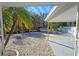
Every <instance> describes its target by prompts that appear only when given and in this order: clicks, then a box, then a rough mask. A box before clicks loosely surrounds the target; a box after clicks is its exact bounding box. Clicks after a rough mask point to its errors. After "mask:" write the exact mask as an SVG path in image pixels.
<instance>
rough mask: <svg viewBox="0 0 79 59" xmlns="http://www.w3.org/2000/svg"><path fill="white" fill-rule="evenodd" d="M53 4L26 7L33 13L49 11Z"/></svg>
mask: <svg viewBox="0 0 79 59" xmlns="http://www.w3.org/2000/svg"><path fill="white" fill-rule="evenodd" d="M52 7H53V6H50V5H48V6H27V7H25V9H26V10H27V11H29V12H30V13H31V14H32V13H34V14H38V15H39V14H40V13H49V12H50V10H51V9H52Z"/></svg>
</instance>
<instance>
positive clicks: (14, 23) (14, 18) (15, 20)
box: [4, 16, 17, 48]
mask: <svg viewBox="0 0 79 59" xmlns="http://www.w3.org/2000/svg"><path fill="white" fill-rule="evenodd" d="M13 20H14V21H13V25H12V27H11V30H10V32H9V34H8V37H7V39H6V41H5V43H4V48H5V47H6V45H7V43H8V41H9V38H10V36H11V34H12V32H13V30H14V28H15V25H16V22H17V16H15V17H13Z"/></svg>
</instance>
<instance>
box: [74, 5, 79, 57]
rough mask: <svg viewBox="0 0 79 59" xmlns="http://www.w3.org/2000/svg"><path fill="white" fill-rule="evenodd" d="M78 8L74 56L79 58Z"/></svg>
mask: <svg viewBox="0 0 79 59" xmlns="http://www.w3.org/2000/svg"><path fill="white" fill-rule="evenodd" d="M78 17H79V12H78V6H77V15H76V35H75V49H74V55H75V56H77V54H78Z"/></svg>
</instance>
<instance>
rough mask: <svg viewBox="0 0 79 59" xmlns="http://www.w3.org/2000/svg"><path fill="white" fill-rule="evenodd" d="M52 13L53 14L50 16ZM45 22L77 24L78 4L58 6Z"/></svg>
mask: <svg viewBox="0 0 79 59" xmlns="http://www.w3.org/2000/svg"><path fill="white" fill-rule="evenodd" d="M50 13H51V14H50ZM50 13H49V15H48V16H47V18H46V19H45V21H47V22H75V21H76V15H77V5H76V4H65V5H63V6H58V7H57V8H55V10H53V12H50Z"/></svg>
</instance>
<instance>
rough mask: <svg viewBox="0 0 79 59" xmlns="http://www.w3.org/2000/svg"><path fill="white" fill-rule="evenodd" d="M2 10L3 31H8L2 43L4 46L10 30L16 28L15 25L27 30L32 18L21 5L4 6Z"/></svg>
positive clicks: (29, 27)
mask: <svg viewBox="0 0 79 59" xmlns="http://www.w3.org/2000/svg"><path fill="white" fill-rule="evenodd" d="M2 10H3V21H4V31H5V33H6V32H9V34H8V37H7V39H6V41H5V43H4V48H5V47H6V45H7V43H8V41H9V38H10V36H11V34H12V32H13V31H14V29H16V28H17V26H18V27H20V28H21V29H23V27H24V28H25V29H29V30H30V29H31V28H32V18H31V16H30V15H29V13H28V12H27V11H26V10H25V9H24V8H23V7H4V8H3V9H2Z"/></svg>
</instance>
